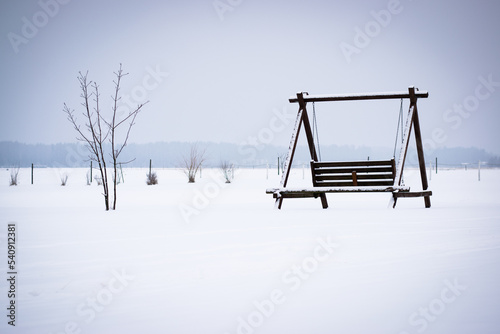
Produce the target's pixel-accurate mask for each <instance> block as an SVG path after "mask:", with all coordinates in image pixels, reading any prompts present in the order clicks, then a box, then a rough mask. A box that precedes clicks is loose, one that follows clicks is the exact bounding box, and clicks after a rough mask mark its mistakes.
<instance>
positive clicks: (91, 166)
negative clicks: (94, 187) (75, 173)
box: [90, 160, 92, 184]
mask: <svg viewBox="0 0 500 334" xmlns="http://www.w3.org/2000/svg"><path fill="white" fill-rule="evenodd" d="M90 183H91V184H92V160H90Z"/></svg>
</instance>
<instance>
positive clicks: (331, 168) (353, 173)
mask: <svg viewBox="0 0 500 334" xmlns="http://www.w3.org/2000/svg"><path fill="white" fill-rule="evenodd" d="M311 171H312V179H313V185H314V186H315V187H363V186H392V185H393V184H394V178H395V175H396V164H395V162H394V159H391V160H368V161H339V162H316V161H311Z"/></svg>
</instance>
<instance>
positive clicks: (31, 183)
mask: <svg viewBox="0 0 500 334" xmlns="http://www.w3.org/2000/svg"><path fill="white" fill-rule="evenodd" d="M31 184H33V164H31Z"/></svg>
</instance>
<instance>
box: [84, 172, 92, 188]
mask: <svg viewBox="0 0 500 334" xmlns="http://www.w3.org/2000/svg"><path fill="white" fill-rule="evenodd" d="M85 178H86V180H87V185H88V186H90V184H91V183H92V179H91V178H90V171H87V174H86V175H85Z"/></svg>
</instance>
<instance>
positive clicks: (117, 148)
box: [105, 64, 149, 210]
mask: <svg viewBox="0 0 500 334" xmlns="http://www.w3.org/2000/svg"><path fill="white" fill-rule="evenodd" d="M127 74H128V73H123V70H122V64H120V68H119V69H118V72H115V75H116V80H115V81H113V83H114V84H115V94H114V96H112V99H113V115H112V117H111V121H110V122H106V121H105V122H106V124H107V126H108V128H109V131H110V135H111V138H110V141H111V159H112V162H113V210H116V185H117V180H118V179H119V178H118V175H117V174H118V164H119V162H118V157H119V156H120V154H121V153H122V151H123V149H124V148H125V146H127V142H128V138H129V136H130V130H131V129H132V126H133V125H134V124H135V118H136V117H137V114H139V112H140V111H141V109H142V107H143V106H144V105H145V104H146V103H148V102H149V101H146V102H145V103H142V104H139V105H138V106H137V107H136V108H135V109H134V110H132V111H129V113H128V114H127V115H126V116H125V117H123V118H122V119H119V118H118V115H117V110H118V102H119V101H120V100H121V96H120V82H121V80H122V78H123V77H124V76H126V75H127ZM127 121H129V123H128V128H127V130H126V132H125V138H124V140H123V142H122V143H120V144H118V143H117V140H116V135H117V129H118V127H119V126H120V125H122V124H124V123H125V122H127ZM129 162H131V161H127V162H124V163H129Z"/></svg>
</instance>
